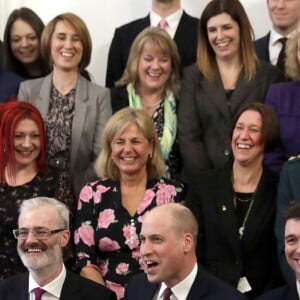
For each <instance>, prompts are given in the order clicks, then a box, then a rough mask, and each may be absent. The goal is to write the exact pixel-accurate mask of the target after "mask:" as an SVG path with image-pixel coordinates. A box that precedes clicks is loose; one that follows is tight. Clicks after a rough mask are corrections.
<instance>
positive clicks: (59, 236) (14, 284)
mask: <svg viewBox="0 0 300 300" xmlns="http://www.w3.org/2000/svg"><path fill="white" fill-rule="evenodd" d="M13 233H14V236H15V238H16V239H17V240H18V245H17V250H18V253H19V256H20V258H21V260H22V262H23V264H24V265H25V267H26V268H27V269H28V271H29V273H25V274H20V275H17V276H13V277H10V278H7V279H5V280H3V281H1V282H0V299H1V300H23V299H30V300H41V299H48V300H50V299H51V300H52V299H53V300H55V299H59V300H71V299H72V300H99V299H101V300H116V295H115V294H114V293H113V292H112V291H110V290H109V289H108V288H106V287H104V286H102V285H100V284H98V283H95V282H93V281H90V280H88V279H85V278H83V277H81V276H79V275H77V274H74V273H72V272H70V271H67V270H66V268H65V266H64V264H63V255H62V250H63V248H65V247H66V246H67V244H68V242H69V238H70V231H69V210H68V208H67V206H66V205H65V204H64V203H62V202H60V201H58V200H55V199H53V198H46V197H39V198H33V199H29V200H25V201H23V203H22V205H21V208H20V215H19V228H18V229H15V230H14V231H13Z"/></svg>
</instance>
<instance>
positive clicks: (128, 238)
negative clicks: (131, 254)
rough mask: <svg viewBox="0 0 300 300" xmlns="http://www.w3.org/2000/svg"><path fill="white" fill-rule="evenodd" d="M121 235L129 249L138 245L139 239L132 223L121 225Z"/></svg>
mask: <svg viewBox="0 0 300 300" xmlns="http://www.w3.org/2000/svg"><path fill="white" fill-rule="evenodd" d="M123 236H124V237H125V244H126V245H127V246H128V247H129V249H135V248H137V247H138V246H139V239H138V235H137V234H136V228H135V225H134V223H131V224H130V225H124V226H123Z"/></svg>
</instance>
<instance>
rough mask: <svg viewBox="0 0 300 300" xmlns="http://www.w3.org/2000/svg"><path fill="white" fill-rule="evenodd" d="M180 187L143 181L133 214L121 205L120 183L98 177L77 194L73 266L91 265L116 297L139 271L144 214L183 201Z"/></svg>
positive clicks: (167, 182)
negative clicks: (144, 182)
mask: <svg viewBox="0 0 300 300" xmlns="http://www.w3.org/2000/svg"><path fill="white" fill-rule="evenodd" d="M184 196H185V189H184V186H183V185H182V184H180V183H178V182H175V181H172V180H169V179H165V178H162V179H153V180H149V181H148V182H147V186H146V191H145V194H144V197H143V200H142V201H141V203H140V204H139V207H138V209H137V211H136V213H135V215H134V216H131V215H130V214H129V213H128V211H127V210H126V209H125V208H124V207H123V205H122V199H121V191H120V183H119V182H115V181H112V180H109V179H107V180H98V181H96V182H92V183H89V184H87V185H86V186H85V187H84V188H83V189H82V190H81V193H80V197H79V201H78V210H77V215H76V223H75V233H74V240H75V252H76V259H77V261H76V267H77V268H78V269H81V268H82V267H84V266H86V265H93V267H95V268H97V269H98V270H99V272H100V273H101V275H102V277H103V278H104V280H105V282H106V285H107V286H108V287H109V288H110V289H112V290H113V291H114V292H115V293H116V294H117V297H118V299H122V298H123V296H124V288H125V285H126V283H127V281H128V279H129V277H130V276H132V275H134V274H136V273H138V272H141V270H142V264H140V263H139V257H140V254H139V233H140V231H141V223H142V221H143V217H144V215H145V213H146V212H147V211H149V210H151V209H152V208H153V207H155V206H157V205H161V204H164V203H169V202H183V200H184Z"/></svg>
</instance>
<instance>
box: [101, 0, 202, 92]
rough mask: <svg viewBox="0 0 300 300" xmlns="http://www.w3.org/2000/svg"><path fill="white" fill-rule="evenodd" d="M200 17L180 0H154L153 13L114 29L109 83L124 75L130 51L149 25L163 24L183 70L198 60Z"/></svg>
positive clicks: (110, 49)
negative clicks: (182, 6)
mask: <svg viewBox="0 0 300 300" xmlns="http://www.w3.org/2000/svg"><path fill="white" fill-rule="evenodd" d="M197 25H198V19H196V18H193V17H191V16H189V15H188V14H187V13H186V12H185V11H184V10H183V9H182V8H181V4H180V0H152V6H151V10H150V13H149V14H148V15H147V16H146V17H144V18H141V19H137V20H134V21H132V22H130V23H127V24H125V25H123V26H121V27H119V28H117V29H116V30H115V33H114V36H113V39H112V42H111V45H110V48H109V53H108V62H107V70H106V86H107V87H109V88H112V87H114V86H115V82H116V81H118V80H119V79H120V78H121V76H122V75H123V72H124V69H125V66H126V63H127V59H128V55H129V50H130V47H131V44H132V42H133V41H134V39H135V38H136V36H137V35H138V34H139V33H140V32H141V31H142V30H144V29H145V28H146V27H149V26H152V27H156V26H159V27H162V28H163V29H165V30H166V31H167V32H168V33H169V34H170V36H171V37H172V38H173V39H174V41H175V43H176V45H177V48H178V52H179V55H180V59H181V67H182V69H183V68H184V67H186V66H188V65H190V64H192V63H194V62H196V50H197Z"/></svg>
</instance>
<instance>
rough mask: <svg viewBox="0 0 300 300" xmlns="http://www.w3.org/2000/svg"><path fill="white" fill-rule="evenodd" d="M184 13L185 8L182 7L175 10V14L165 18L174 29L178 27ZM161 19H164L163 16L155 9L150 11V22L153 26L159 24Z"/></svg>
mask: <svg viewBox="0 0 300 300" xmlns="http://www.w3.org/2000/svg"><path fill="white" fill-rule="evenodd" d="M182 14H183V9H182V8H180V9H179V10H177V11H176V12H174V13H173V14H171V15H169V16H167V17H166V18H164V19H165V20H166V21H167V22H168V26H169V27H170V28H171V29H172V30H176V29H177V26H178V24H179V22H180V19H181V17H182ZM161 19H162V17H161V16H160V15H158V14H157V13H155V12H154V11H153V10H151V11H150V24H151V27H156V26H158V23H159V22H160V20H161Z"/></svg>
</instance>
